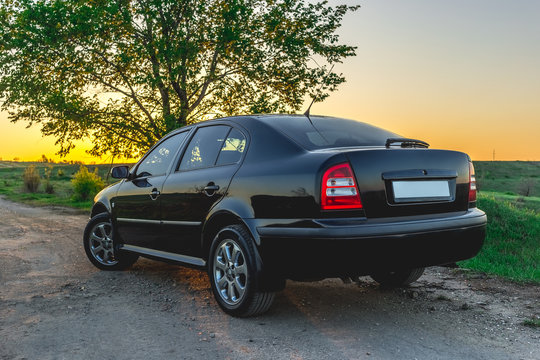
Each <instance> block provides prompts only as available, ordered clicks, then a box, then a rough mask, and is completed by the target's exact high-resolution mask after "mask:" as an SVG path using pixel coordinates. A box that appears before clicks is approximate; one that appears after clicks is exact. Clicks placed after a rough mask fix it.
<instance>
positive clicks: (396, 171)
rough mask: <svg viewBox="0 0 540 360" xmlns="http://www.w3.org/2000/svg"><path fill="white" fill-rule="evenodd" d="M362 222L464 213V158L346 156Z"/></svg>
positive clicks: (366, 152)
mask: <svg viewBox="0 0 540 360" xmlns="http://www.w3.org/2000/svg"><path fill="white" fill-rule="evenodd" d="M344 155H345V156H346V157H347V158H348V159H349V162H350V164H351V166H352V169H353V171H354V174H355V177H356V181H357V184H358V189H359V192H360V198H361V200H362V204H363V207H364V211H365V214H366V217H368V218H381V217H396V216H411V215H424V214H436V213H446V212H455V211H466V210H467V209H468V206H469V205H468V196H469V157H468V156H467V155H466V154H464V153H461V152H456V151H449V150H433V149H414V148H413V149H404V148H371V149H361V150H360V149H356V150H349V151H346V152H345V154H344Z"/></svg>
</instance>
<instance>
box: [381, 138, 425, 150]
mask: <svg viewBox="0 0 540 360" xmlns="http://www.w3.org/2000/svg"><path fill="white" fill-rule="evenodd" d="M393 144H399V145H400V146H401V147H402V148H426V149H427V148H428V147H429V144H428V143H427V142H425V141H422V140H416V139H407V138H390V139H386V147H387V148H389V147H390V146H391V145H393Z"/></svg>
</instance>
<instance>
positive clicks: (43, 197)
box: [0, 161, 540, 283]
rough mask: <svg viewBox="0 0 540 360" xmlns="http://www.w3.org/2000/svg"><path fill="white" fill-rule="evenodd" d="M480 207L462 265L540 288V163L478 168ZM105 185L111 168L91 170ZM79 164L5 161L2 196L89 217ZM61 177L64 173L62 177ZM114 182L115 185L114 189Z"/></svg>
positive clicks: (486, 163)
mask: <svg viewBox="0 0 540 360" xmlns="http://www.w3.org/2000/svg"><path fill="white" fill-rule="evenodd" d="M31 164H34V165H36V166H37V168H38V170H39V173H40V175H41V177H42V178H43V177H44V176H45V169H46V168H48V169H50V174H51V175H50V183H51V184H52V186H53V188H54V193H53V194H47V193H46V192H45V188H44V185H45V180H44V179H42V181H41V185H40V187H39V189H38V191H37V192H36V193H29V192H25V191H24V190H23V180H22V176H23V173H24V170H25V168H26V167H28V166H29V165H31ZM474 164H475V169H476V179H477V183H478V188H479V193H478V207H479V208H480V209H482V210H484V211H485V212H486V213H487V215H488V227H487V237H486V241H485V244H484V247H483V249H482V250H481V252H480V253H479V254H478V255H477V256H476V257H475V258H473V259H471V260H467V261H463V262H461V263H460V264H459V265H460V266H461V267H466V268H469V269H474V270H477V271H482V272H486V273H490V274H495V275H499V276H504V277H506V278H509V279H512V280H515V281H520V282H536V283H540V162H530V161H508V162H505V161H496V162H491V161H479V162H475V163H474ZM87 167H88V168H89V170H90V171H94V169H95V168H97V169H98V173H99V175H100V176H101V177H102V178H103V179H105V178H106V175H107V172H108V171H109V168H110V166H109V165H88V166H87ZM78 170H79V165H74V164H47V163H18V162H9V161H4V162H2V161H0V195H4V196H6V197H7V198H8V199H11V200H14V201H19V202H25V203H29V204H32V205H49V206H50V205H54V206H58V205H61V206H70V207H74V208H78V209H81V211H86V212H89V211H90V208H91V206H92V201H91V200H89V201H77V200H75V199H74V196H73V187H72V184H71V179H72V178H73V175H74V174H75V173H76V172H77V171H78ZM59 171H60V172H59ZM112 182H114V181H113V179H109V181H108V183H112Z"/></svg>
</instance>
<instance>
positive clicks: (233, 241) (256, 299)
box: [208, 225, 274, 317]
mask: <svg viewBox="0 0 540 360" xmlns="http://www.w3.org/2000/svg"><path fill="white" fill-rule="evenodd" d="M208 272H209V274H208V275H209V277H210V283H211V285H212V291H213V293H214V296H215V298H216V300H217V302H218V304H219V306H220V307H221V308H222V309H223V311H225V312H226V313H227V314H229V315H232V316H238V317H248V316H255V315H259V314H262V313H264V312H266V311H267V310H268V309H269V308H270V306H271V305H272V302H273V301H274V292H266V291H259V290H258V289H257V288H256V287H257V279H256V276H257V272H256V264H255V249H254V243H253V239H252V237H251V235H250V233H249V232H248V231H247V230H246V229H245V228H244V227H243V226H241V225H230V226H227V227H225V228H223V229H222V230H221V231H220V232H219V233H218V235H217V236H216V237H215V238H214V240H213V242H212V246H211V248H210V257H209V264H208Z"/></svg>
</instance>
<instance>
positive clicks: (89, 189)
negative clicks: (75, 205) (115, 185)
mask: <svg viewBox="0 0 540 360" xmlns="http://www.w3.org/2000/svg"><path fill="white" fill-rule="evenodd" d="M95 170H96V171H94V172H90V171H88V168H87V167H86V166H83V165H81V167H80V168H79V171H78V172H77V173H76V174H75V177H74V178H73V180H71V183H72V184H73V191H74V193H75V194H74V197H75V200H82V201H84V200H88V199H90V198H93V197H94V196H95V195H96V194H97V193H98V192H99V191H100V190H101V189H103V187H104V186H105V183H104V182H103V179H101V177H99V175H98V174H97V169H95Z"/></svg>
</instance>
